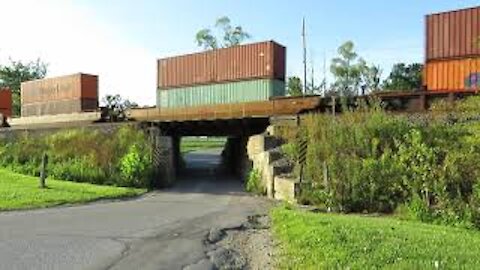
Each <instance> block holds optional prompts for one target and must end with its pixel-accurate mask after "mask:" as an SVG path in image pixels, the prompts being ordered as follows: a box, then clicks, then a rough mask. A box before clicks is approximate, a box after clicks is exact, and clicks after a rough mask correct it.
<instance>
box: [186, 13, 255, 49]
mask: <svg viewBox="0 0 480 270" xmlns="http://www.w3.org/2000/svg"><path fill="white" fill-rule="evenodd" d="M215 28H216V29H217V32H220V34H221V35H222V37H221V38H218V35H217V36H215V34H214V33H213V31H212V30H210V29H208V28H204V29H201V30H200V31H198V32H197V34H196V36H195V39H196V41H197V45H198V46H200V47H203V48H204V49H205V50H208V49H212V50H215V49H218V48H219V47H221V48H228V47H232V46H236V45H239V44H241V43H243V42H244V41H245V40H247V39H249V38H250V34H248V33H247V32H245V31H244V30H243V28H242V27H241V26H235V27H232V25H231V21H230V18H228V17H226V16H224V17H220V18H218V19H217V21H216V23H215Z"/></svg>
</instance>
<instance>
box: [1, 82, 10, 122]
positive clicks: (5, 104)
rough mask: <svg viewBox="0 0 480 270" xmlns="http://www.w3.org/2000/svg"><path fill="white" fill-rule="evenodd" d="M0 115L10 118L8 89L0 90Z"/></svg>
mask: <svg viewBox="0 0 480 270" xmlns="http://www.w3.org/2000/svg"><path fill="white" fill-rule="evenodd" d="M0 113H1V114H3V115H4V116H7V117H11V116H12V91H10V89H8V88H0Z"/></svg>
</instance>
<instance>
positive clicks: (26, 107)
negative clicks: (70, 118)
mask: <svg viewBox="0 0 480 270" xmlns="http://www.w3.org/2000/svg"><path fill="white" fill-rule="evenodd" d="M97 109H98V100H97V99H75V100H63V101H49V102H38V103H32V104H22V107H21V114H22V117H29V116H42V115H57V114H71V113H81V112H92V111H96V110H97Z"/></svg>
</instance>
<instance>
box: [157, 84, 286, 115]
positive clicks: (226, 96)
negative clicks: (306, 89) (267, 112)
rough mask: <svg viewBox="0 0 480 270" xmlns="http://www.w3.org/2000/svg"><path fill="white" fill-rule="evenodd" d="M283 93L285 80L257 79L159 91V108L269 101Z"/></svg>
mask: <svg viewBox="0 0 480 270" xmlns="http://www.w3.org/2000/svg"><path fill="white" fill-rule="evenodd" d="M284 95H285V82H283V81H280V80H270V79H260V80H251V81H240V82H231V83H221V84H209V85H199V86H190V87H184V88H175V89H172V90H159V91H158V92H157V106H158V107H159V108H180V107H195V106H202V105H215V104H229V103H242V102H251V101H262V100H269V99H270V98H271V97H277V96H284Z"/></svg>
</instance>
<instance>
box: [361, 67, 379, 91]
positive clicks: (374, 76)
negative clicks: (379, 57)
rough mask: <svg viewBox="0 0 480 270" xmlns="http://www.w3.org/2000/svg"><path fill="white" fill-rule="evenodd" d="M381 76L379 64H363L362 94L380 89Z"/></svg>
mask: <svg viewBox="0 0 480 270" xmlns="http://www.w3.org/2000/svg"><path fill="white" fill-rule="evenodd" d="M381 77H382V70H381V68H380V67H379V66H375V65H372V66H368V65H365V66H364V67H363V68H362V86H361V87H362V95H363V94H367V93H369V92H376V91H379V90H380V89H381V87H380V79H381Z"/></svg>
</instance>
